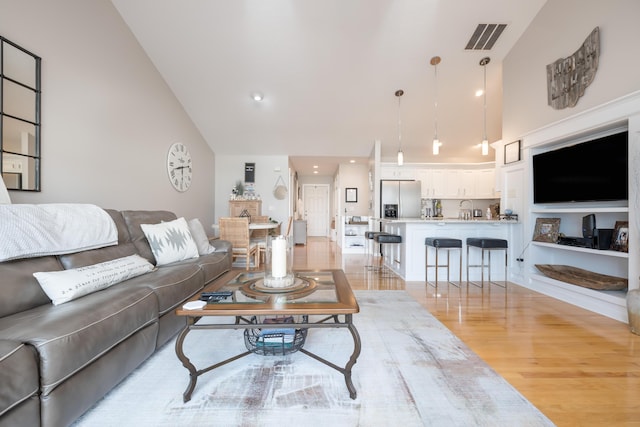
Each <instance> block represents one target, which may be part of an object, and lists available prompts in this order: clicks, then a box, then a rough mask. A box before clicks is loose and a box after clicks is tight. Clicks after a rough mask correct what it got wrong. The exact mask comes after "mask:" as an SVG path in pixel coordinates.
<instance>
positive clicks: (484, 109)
mask: <svg viewBox="0 0 640 427" xmlns="http://www.w3.org/2000/svg"><path fill="white" fill-rule="evenodd" d="M490 61H491V58H489V57H488V56H487V57H484V58H482V59H481V60H480V65H481V66H482V69H483V72H484V83H483V88H482V89H483V90H482V96H483V103H482V122H483V129H484V130H483V133H482V143H481V144H480V147H481V150H482V155H483V156H487V155H489V140H488V139H487V64H488V63H489V62H490Z"/></svg>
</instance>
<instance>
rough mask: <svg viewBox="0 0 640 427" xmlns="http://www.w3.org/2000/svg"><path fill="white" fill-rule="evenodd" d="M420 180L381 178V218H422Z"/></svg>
mask: <svg viewBox="0 0 640 427" xmlns="http://www.w3.org/2000/svg"><path fill="white" fill-rule="evenodd" d="M420 196H421V192H420V181H413V180H411V181H409V180H407V181H404V180H403V181H401V180H387V179H383V180H380V218H420Z"/></svg>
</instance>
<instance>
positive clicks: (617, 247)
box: [611, 221, 629, 252]
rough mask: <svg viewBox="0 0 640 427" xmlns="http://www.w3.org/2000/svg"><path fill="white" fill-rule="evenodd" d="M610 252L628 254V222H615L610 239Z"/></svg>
mask: <svg viewBox="0 0 640 427" xmlns="http://www.w3.org/2000/svg"><path fill="white" fill-rule="evenodd" d="M611 250H613V251H620V252H629V222H628V221H616V226H615V228H614V230H613V238H612V239H611Z"/></svg>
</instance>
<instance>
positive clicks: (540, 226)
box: [533, 218, 560, 243]
mask: <svg viewBox="0 0 640 427" xmlns="http://www.w3.org/2000/svg"><path fill="white" fill-rule="evenodd" d="M559 233H560V218H537V219H536V228H535V230H534V231H533V240H534V241H536V242H546V243H556V242H557V241H558V235H559Z"/></svg>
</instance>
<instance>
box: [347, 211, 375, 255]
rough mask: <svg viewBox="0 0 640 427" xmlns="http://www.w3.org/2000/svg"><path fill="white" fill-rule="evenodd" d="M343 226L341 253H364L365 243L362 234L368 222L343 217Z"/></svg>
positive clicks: (366, 228)
mask: <svg viewBox="0 0 640 427" xmlns="http://www.w3.org/2000/svg"><path fill="white" fill-rule="evenodd" d="M343 220H344V227H342V230H343V233H342V239H341V241H342V245H341V247H342V253H343V254H344V253H364V252H365V245H366V244H367V242H366V238H365V236H364V233H365V231H367V230H368V229H369V222H368V221H367V220H364V221H353V220H352V217H350V216H347V217H343Z"/></svg>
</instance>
